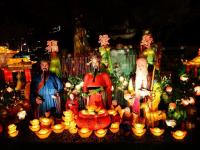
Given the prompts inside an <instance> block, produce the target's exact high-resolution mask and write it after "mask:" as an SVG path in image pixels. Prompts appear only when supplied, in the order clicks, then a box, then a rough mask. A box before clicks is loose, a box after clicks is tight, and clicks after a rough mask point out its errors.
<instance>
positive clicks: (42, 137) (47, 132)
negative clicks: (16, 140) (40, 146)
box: [35, 129, 52, 139]
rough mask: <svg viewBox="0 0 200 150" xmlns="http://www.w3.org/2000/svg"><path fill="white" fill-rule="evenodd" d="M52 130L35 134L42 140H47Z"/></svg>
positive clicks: (44, 130) (42, 130) (43, 130)
mask: <svg viewBox="0 0 200 150" xmlns="http://www.w3.org/2000/svg"><path fill="white" fill-rule="evenodd" d="M51 131H52V130H50V129H41V130H40V131H37V132H35V134H36V135H37V136H38V137H39V138H40V139H46V138H47V137H48V136H49V135H50V134H51Z"/></svg>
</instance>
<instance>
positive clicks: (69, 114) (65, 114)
mask: <svg viewBox="0 0 200 150" xmlns="http://www.w3.org/2000/svg"><path fill="white" fill-rule="evenodd" d="M63 114H64V116H72V115H73V112H72V111H71V110H66V111H63Z"/></svg>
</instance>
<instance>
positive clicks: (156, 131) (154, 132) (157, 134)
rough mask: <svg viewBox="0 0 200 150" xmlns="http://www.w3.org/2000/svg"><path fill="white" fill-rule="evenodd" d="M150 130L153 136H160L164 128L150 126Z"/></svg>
mask: <svg viewBox="0 0 200 150" xmlns="http://www.w3.org/2000/svg"><path fill="white" fill-rule="evenodd" d="M150 131H151V133H152V134H153V135H155V136H161V135H162V134H163V133H164V131H165V130H164V129H160V128H150Z"/></svg>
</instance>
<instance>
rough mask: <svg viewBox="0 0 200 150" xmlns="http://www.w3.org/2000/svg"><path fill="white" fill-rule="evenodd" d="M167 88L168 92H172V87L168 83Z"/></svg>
mask: <svg viewBox="0 0 200 150" xmlns="http://www.w3.org/2000/svg"><path fill="white" fill-rule="evenodd" d="M165 90H166V92H168V93H171V92H172V87H171V86H169V85H168V86H167V87H166V89H165Z"/></svg>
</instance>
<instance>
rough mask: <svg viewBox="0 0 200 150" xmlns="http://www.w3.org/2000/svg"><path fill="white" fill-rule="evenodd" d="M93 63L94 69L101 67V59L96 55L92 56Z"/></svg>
mask: <svg viewBox="0 0 200 150" xmlns="http://www.w3.org/2000/svg"><path fill="white" fill-rule="evenodd" d="M91 63H92V67H93V68H94V69H97V68H99V60H98V58H97V57H95V56H94V57H92V59H91Z"/></svg>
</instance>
